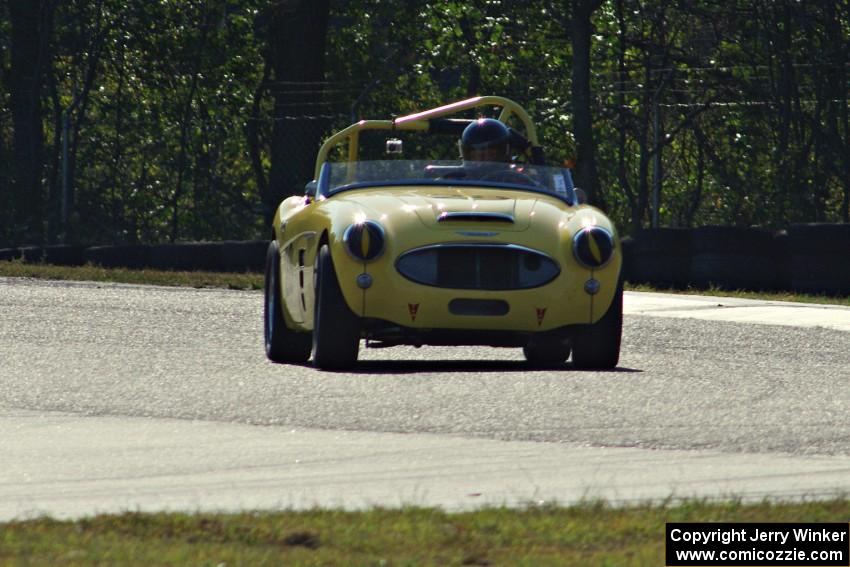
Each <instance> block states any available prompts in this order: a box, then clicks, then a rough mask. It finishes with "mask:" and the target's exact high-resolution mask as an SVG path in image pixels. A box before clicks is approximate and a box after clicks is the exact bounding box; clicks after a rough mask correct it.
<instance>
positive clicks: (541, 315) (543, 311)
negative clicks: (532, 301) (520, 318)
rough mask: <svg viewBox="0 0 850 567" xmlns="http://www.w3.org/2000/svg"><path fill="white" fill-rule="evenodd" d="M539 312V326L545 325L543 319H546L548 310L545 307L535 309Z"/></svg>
mask: <svg viewBox="0 0 850 567" xmlns="http://www.w3.org/2000/svg"><path fill="white" fill-rule="evenodd" d="M535 309H536V310H537V326H538V327H539V326H540V325H542V324H543V318H544V317H546V308H545V307H542V308H541V307H535Z"/></svg>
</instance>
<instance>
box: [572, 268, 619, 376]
mask: <svg viewBox="0 0 850 567" xmlns="http://www.w3.org/2000/svg"><path fill="white" fill-rule="evenodd" d="M622 334H623V285H622V283H621V284H620V285H618V286H617V292H616V293H615V294H614V299H613V300H612V301H611V306H610V307H609V308H608V311H606V312H605V315H603V316H602V319H600V320H599V321H597V322H596V323H594V324H592V325H587V326H586V327H584V328H583V329H581V330H580V331H578V332H577V333H576V336H575V337H574V338H573V365H574V366H575V368H578V369H580V370H610V369H612V368H616V366H617V363H618V362H619V361H620V340H621V337H622Z"/></svg>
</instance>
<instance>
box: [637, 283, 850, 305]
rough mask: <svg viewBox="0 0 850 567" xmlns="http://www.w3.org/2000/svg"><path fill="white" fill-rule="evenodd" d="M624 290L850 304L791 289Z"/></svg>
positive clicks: (844, 299)
mask: <svg viewBox="0 0 850 567" xmlns="http://www.w3.org/2000/svg"><path fill="white" fill-rule="evenodd" d="M625 289H626V290H629V291H649V292H656V293H673V294H683V295H714V296H718V297H740V298H743V299H764V300H768V301H795V302H798V303H818V304H822V305H848V306H850V296H846V295H844V296H836V295H812V294H805V293H794V292H791V291H770V292H767V291H748V290H728V289H721V288H719V287H711V288H708V289H697V288H687V289H663V288H656V287H652V286H649V285H643V284H641V285H637V284H626V287H625Z"/></svg>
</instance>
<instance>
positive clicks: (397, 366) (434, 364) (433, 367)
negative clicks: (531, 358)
mask: <svg viewBox="0 0 850 567" xmlns="http://www.w3.org/2000/svg"><path fill="white" fill-rule="evenodd" d="M339 372H341V373H345V374H417V373H423V372H468V373H473V372H477V373H497V372H501V373H529V372H576V373H589V372H594V373H596V372H599V373H604V374H617V373H636V372H638V373H639V372H643V370H640V369H636V368H625V367H617V368H613V369H611V370H578V369H576V368H575V367H574V366H573V364H572V362H567V363H564V364H557V365H553V366H548V367H535V366H530V365H529V364H528V363H527V362H525V361H523V360H360V361H357V363H356V364H355V365H354V366H353V367H351V368H348V369H346V370H342V371H339Z"/></svg>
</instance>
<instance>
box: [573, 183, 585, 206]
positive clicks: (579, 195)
mask: <svg viewBox="0 0 850 567" xmlns="http://www.w3.org/2000/svg"><path fill="white" fill-rule="evenodd" d="M573 191H575V194H576V200H577V201H578V204H579V205H585V204H587V193H586V192H585V191H584V189H581V188H579V187H576V188H575V189H573Z"/></svg>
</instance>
